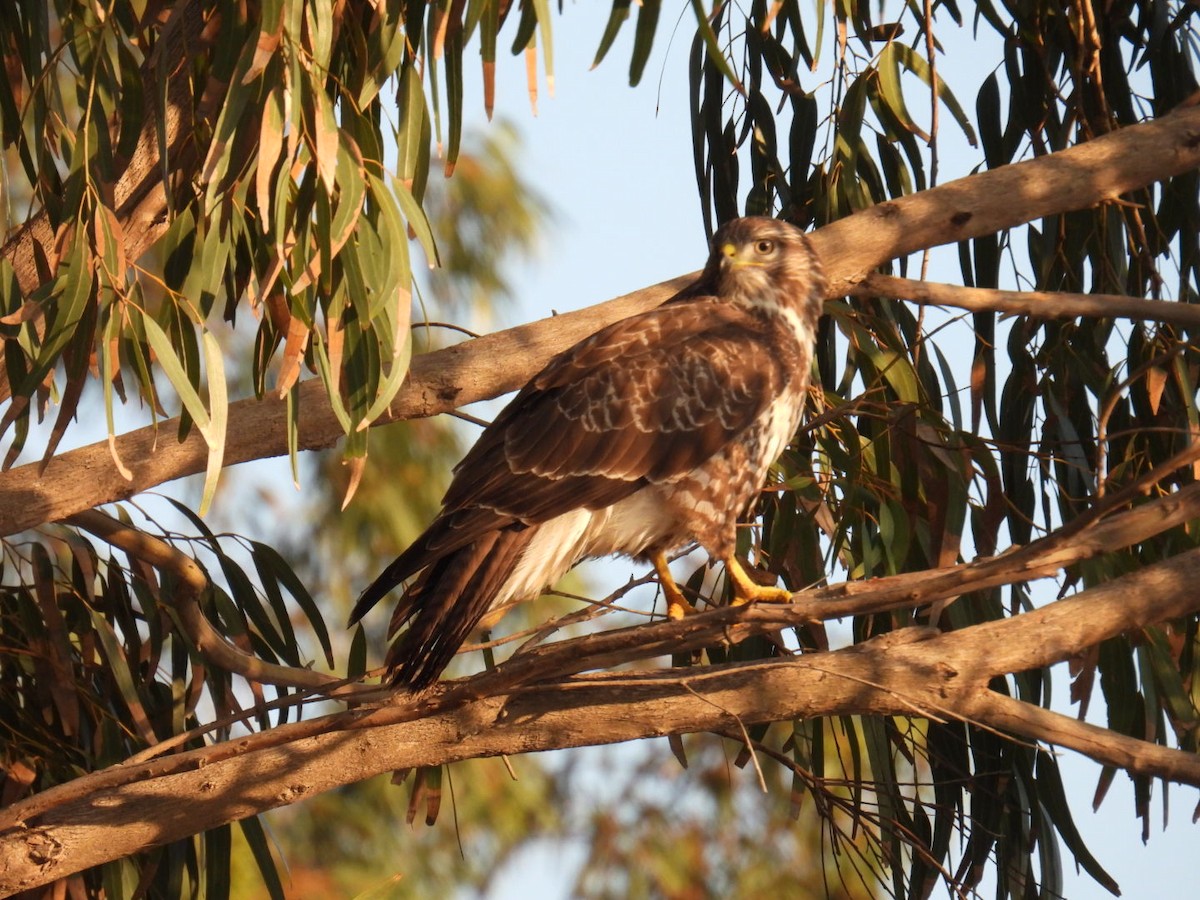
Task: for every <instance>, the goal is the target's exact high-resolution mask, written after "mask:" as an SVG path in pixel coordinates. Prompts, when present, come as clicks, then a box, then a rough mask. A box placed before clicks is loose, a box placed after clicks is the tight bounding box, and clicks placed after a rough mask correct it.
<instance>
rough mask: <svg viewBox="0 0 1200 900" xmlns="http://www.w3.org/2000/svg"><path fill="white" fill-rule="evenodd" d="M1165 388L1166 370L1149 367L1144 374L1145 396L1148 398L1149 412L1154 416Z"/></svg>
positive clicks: (1156, 413)
mask: <svg viewBox="0 0 1200 900" xmlns="http://www.w3.org/2000/svg"><path fill="white" fill-rule="evenodd" d="M1166 386H1167V370H1166V369H1163V368H1161V367H1159V366H1151V367H1150V369H1149V370H1148V371H1147V372H1146V394H1147V396H1148V397H1149V398H1150V411H1151V412H1152V413H1154V415H1156V416H1157V415H1158V407H1159V404H1160V403H1162V395H1163V390H1164V389H1165V388H1166Z"/></svg>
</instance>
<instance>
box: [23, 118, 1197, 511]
mask: <svg viewBox="0 0 1200 900" xmlns="http://www.w3.org/2000/svg"><path fill="white" fill-rule="evenodd" d="M1197 167H1200V107H1195V106H1193V107H1187V108H1182V109H1179V110H1177V111H1175V112H1173V113H1171V114H1169V115H1166V116H1163V117H1162V118H1160V119H1157V120H1155V121H1152V122H1147V123H1146V124H1143V125H1135V126H1131V127H1128V128H1125V129H1122V130H1120V131H1117V132H1113V133H1111V134H1108V135H1105V136H1104V137H1101V138H1098V139H1096V140H1094V141H1090V142H1088V143H1086V144H1081V145H1078V146H1076V147H1072V148H1070V149H1068V150H1063V151H1060V152H1058V153H1054V154H1051V155H1048V156H1043V157H1040V158H1038V159H1034V160H1029V161H1026V162H1022V163H1017V164H1015V165H1011V166H1006V167H1004V168H1001V169H995V170H992V171H989V172H983V173H980V174H978V175H972V176H969V177H967V178H962V179H959V180H957V181H953V182H950V183H948V184H944V185H942V186H941V187H937V188H933V189H931V190H928V191H924V192H922V193H920V194H913V195H911V196H908V197H904V198H902V199H900V200H894V201H889V202H887V203H881V204H879V205H878V206H874V207H871V208H870V209H867V210H864V211H862V212H859V213H856V214H855V215H852V216H849V217H847V218H845V219H841V220H839V221H838V222H835V223H833V224H831V225H828V226H826V227H825V228H822V229H820V230H819V231H817V232H814V233H813V235H812V239H813V242H814V244H815V245H816V247H817V250H818V252H819V253H820V254H821V258H822V260H823V261H824V265H825V268H826V272H827V274H828V275H829V277H830V281H831V288H830V294H829V296H838V295H840V294H843V293H845V292H847V291H849V290H851V289H852V288H853V284H854V283H855V282H856V281H859V280H861V279H862V277H863V275H864V273H866V272H867V271H869V270H870V269H872V268H874V267H876V266H878V265H880V264H882V263H884V262H887V261H888V260H890V259H892V258H894V257H897V256H903V255H905V254H908V253H911V252H914V251H916V250H920V249H924V248H925V247H931V246H936V245H938V244H943V243H948V242H952V241H960V240H965V239H968V238H972V237H978V236H980V235H984V234H990V233H992V232H995V231H998V230H1001V229H1004V228H1010V227H1015V226H1018V225H1021V224H1023V223H1025V222H1028V221H1031V220H1033V219H1036V218H1039V217H1042V216H1047V215H1053V214H1055V213H1061V212H1067V211H1070V210H1074V209H1081V208H1085V207H1089V206H1093V205H1095V204H1097V203H1102V202H1105V201H1107V200H1112V199H1114V198H1117V197H1119V196H1120V195H1121V194H1122V193H1125V192H1127V191H1130V190H1134V189H1136V188H1140V187H1144V186H1146V185H1148V184H1151V183H1153V182H1155V181H1158V180H1161V179H1164V178H1168V177H1170V176H1172V175H1177V174H1179V173H1182V172H1186V171H1190V170H1192V169H1195V168H1197ZM692 277H693V276H691V275H689V276H683V277H681V278H677V279H673V280H672V281H668V282H664V283H662V284H659V285H655V286H653V287H650V288H646V289H643V290H640V291H637V292H634V293H632V294H628V295H626V296H624V297H620V298H617V299H616V300H611V301H608V302H606V303H602V304H599V305H597V306H593V307H590V308H588V309H585V310H581V311H579V312H575V313H569V314H566V315H562V316H553V317H551V318H549V319H543V320H541V321H539V322H535V323H532V324H529V325H524V326H521V327H519V328H514V329H510V330H508V331H503V332H499V333H497V334H493V335H489V336H487V337H482V338H478V339H476V340H473V341H467V342H465V343H463V344H459V345H457V346H455V347H452V348H449V349H447V350H441V351H438V352H436V353H430V354H426V355H424V356H420V357H417V358H416V359H415V360H414V361H413V367H412V371H411V373H410V375H409V378H408V381H407V383H406V385H405V387H404V388H403V389H402V390H401V391H400V393H399V394H398V395H397V397H396V400H395V401H394V402H393V404H392V408H391V411H390V412H389V413H388V414H387V415H385V416H384V417H382V418H381V419H379V420H378V422H377V423H376V424H383V423H385V422H391V421H395V420H397V419H408V418H414V417H419V416H429V415H435V414H437V413H442V412H446V411H448V410H451V409H454V408H456V407H458V406H461V405H464V404H466V403H471V402H474V401H477V400H483V399H488V398H491V397H495V396H498V395H500V394H503V393H505V392H507V391H510V390H513V389H515V388H517V387H519V386H520V385H522V384H524V383H525V382H526V381H527V380H528V379H529V378H530V377H531V376H532V375H533V374H534V373H535V372H537V371H538V369H540V368H541V367H542V366H543V365H544V364H545V363H546V361H547V360H548V359H549V358H550V356H552V355H553V354H554V353H556V352H558V351H560V350H562V349H564V348H566V347H568V346H570V345H571V344H572V343H574V342H576V341H578V340H580V339H581V338H583V337H585V336H586V335H588V334H590V333H592V332H594V331H595V330H596V329H598V328H601V327H603V326H604V325H607V324H608V323H610V322H613V321H615V320H617V319H620V318H622V317H625V316H628V315H631V314H633V313H635V312H638V311H641V310H644V309H648V308H650V307H652V306H654V305H656V304H658V303H661V302H662V301H663V300H664V299H666V298H667V297H668V296H670V295H671V294H672V293H673V292H674V291H675V290H678V289H679V288H680V287H682V286H683V285H684V284H686V283H687V282H688V281H689V280H690V279H691V278H692ZM498 360H502V361H503V364H502V365H501V364H498V362H497V361H498ZM300 398H301V399H300V405H301V409H302V414H301V429H300V447H301V448H302V449H306V450H312V449H322V448H326V447H330V446H332V445H333V444H334V443H336V442H337V440H338V439H339V438H340V437H341V434H342V433H341V429H340V427H339V426H338V424H337V422H336V420H335V418H334V416H333V414H332V412H331V411H330V409H329V404H328V400H327V399H326V397H325V388H324V386H323V385H322V384H321V383H320V381H318V380H315V379H313V380H310V381H308V382H305V383H304V384H302V385H301V386H300ZM177 425H178V423H177V422H176V421H175V420H171V421H168V422H164V423H161V425H160V426H159V428H158V429H156V428H153V427H147V428H142V429H139V430H137V431H134V432H131V433H129V434H125V435H121V436H120V437H118V438H116V442H115V447H116V451H117V453H118V454H119V456H120V458H121V459H122V460H124V461H125V463H126V465H127V466H128V467H129V468H130V469H131V470H132V471H133V473H134V477H133V479H132V480H131V481H127V480H126V479H125V478H124V477H123V476H122V475H121V474H120V472H119V471H118V468H117V466H116V465H115V463H114V461H113V459H112V457H111V455H110V453H109V447H108V444H107V442H98V443H96V444H92V445H90V446H88V447H83V448H80V449H78V450H74V451H71V452H69V453H63V454H60V455H58V456H56V457H54V458H53V459H51V460H50V461H49V463H48V465H47V466H46V468H45V470H44V471H42V472H40V473H39V472H38V471H37V468H38V465H37V464H29V465H26V466H22V467H20V468H17V469H13V470H10V471H9V472H5V473H0V496H3V497H4V498H5V499H6V500H7V501H8V502H6V503H5V504H3V507H2V508H0V534H12V533H14V532H17V531H21V530H24V529H27V528H32V527H35V526H36V525H39V524H41V523H42V522H46V521H53V520H57V519H61V518H64V517H65V516H69V515H71V514H72V513H75V512H79V511H80V510H84V509H88V508H91V507H93V506H97V505H100V504H102V503H109V502H113V501H116V500H123V499H126V498H128V497H131V496H133V495H134V494H137V493H139V492H141V491H144V490H147V489H148V488H151V487H153V486H155V485H158V484H162V483H163V482H166V481H170V480H173V479H175V478H179V477H182V476H184V475H190V474H193V473H195V472H201V471H203V470H204V467H205V463H206V460H207V457H208V452H207V447H206V446H205V444H204V441H203V439H202V437H201V436H200V435H198V434H196V433H195V432H194V431H193V433H192V435H191V436H190V437H189V438H188V440H186V441H184V442H182V443H174V442H171V441H169V440H163V441H162V446H157V443H158V439H159V437H161V436H162V435H171V434H174V433H176V432H177ZM160 429H161V434H160ZM228 434H229V440H228V445H227V447H226V451H225V459H226V460H227V462H228V464H230V465H232V464H234V463H238V462H245V461H247V460H251V459H261V458H266V457H270V456H279V455H282V454H284V453H286V452H287V431H286V405H285V403H284V402H283V401H282V400H278V399H268V400H263V401H258V400H254V399H247V400H241V401H238V402H237V403H234V404H231V406H230V410H229V426H228Z"/></svg>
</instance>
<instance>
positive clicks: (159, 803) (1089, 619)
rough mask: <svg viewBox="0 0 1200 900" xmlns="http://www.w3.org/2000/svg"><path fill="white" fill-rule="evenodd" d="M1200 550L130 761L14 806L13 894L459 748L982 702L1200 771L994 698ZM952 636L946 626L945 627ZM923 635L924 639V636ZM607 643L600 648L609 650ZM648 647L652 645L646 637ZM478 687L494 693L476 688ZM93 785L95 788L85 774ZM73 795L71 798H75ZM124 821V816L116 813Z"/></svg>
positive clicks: (464, 685) (1039, 730)
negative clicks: (692, 658)
mask: <svg viewBox="0 0 1200 900" xmlns="http://www.w3.org/2000/svg"><path fill="white" fill-rule="evenodd" d="M1198 578H1200V551H1190V552H1188V553H1185V554H1181V555H1179V556H1177V557H1174V558H1172V559H1169V560H1166V561H1164V562H1161V563H1158V564H1156V565H1153V566H1149V567H1147V568H1145V569H1142V570H1140V571H1138V572H1135V573H1133V574H1131V575H1127V576H1125V577H1123V578H1120V579H1117V580H1114V581H1113V582H1110V583H1108V584H1106V585H1103V586H1101V587H1097V588H1094V589H1091V590H1088V591H1085V592H1083V593H1081V594H1079V595H1077V596H1075V597H1071V598H1068V599H1065V600H1060V601H1057V602H1054V603H1051V604H1049V605H1047V606H1046V607H1043V608H1042V609H1038V610H1035V611H1033V612H1029V613H1024V614H1021V615H1018V616H1015V617H1012V618H1009V619H1003V620H1000V621H996V622H989V623H985V624H982V625H977V626H974V627H971V628H965V629H963V630H961V631H955V632H950V633H946V634H938V633H937V632H936V631H933V630H932V629H921V630H916V631H915V632H914V631H911V630H910V631H904V632H897V633H896V634H893V635H885V636H884V637H883V638H882V639H877V640H874V641H869V642H866V643H864V644H859V645H855V646H852V647H848V648H846V649H843V650H838V651H835V652H829V653H813V654H806V655H804V656H801V657H797V658H794V659H789V660H784V661H776V662H769V663H757V664H751V665H742V666H721V667H706V668H700V669H694V670H693V669H682V670H681V669H674V670H662V671H655V672H646V673H638V672H617V673H607V674H603V675H590V676H574V677H570V676H568V677H565V678H564V677H561V676H559V678H558V680H556V681H553V682H548V683H542V684H536V685H534V684H528V683H526V684H525V685H521V686H513V687H511V689H509V690H508V691H506V692H505V693H503V694H493V693H491V692H490V690H489V686H490V687H495V686H497V685H499V684H500V683H501V679H502V678H503V673H504V670H505V669H506V668H507V666H502V667H500V668H499V669H496V670H494V671H492V672H487V673H484V674H482V675H479V676H476V677H475V678H473V679H469V680H467V681H465V682H460V683H457V684H451V685H448V686H444V687H441V688H439V689H438V690H437V691H435V692H432V693H431V694H430V695H429V696H427V697H420V698H412V697H409V696H402V697H400V698H398V703H397V704H396V705H395V706H388V707H382V708H379V709H374V710H359V711H353V712H348V713H340V714H337V715H334V716H329V717H326V718H325V719H320V720H315V721H305V722H298V723H295V724H293V725H284V726H280V727H278V728H275V729H272V730H271V731H269V732H266V733H261V734H257V735H251V736H249V737H246V738H244V739H242V740H240V741H237V742H229V743H226V744H222V745H219V746H217V747H213V748H207V749H205V750H199V751H191V752H188V753H182V754H179V755H177V756H174V757H169V758H166V759H162V760H156V761H153V762H151V763H147V764H139V765H136V766H127V767H114V768H112V769H108V770H104V771H102V772H98V773H96V774H94V775H89V776H84V777H83V778H81V779H78V781H77V782H75V783H72V785H70V787H71V788H72V790H71V791H70V799H64V792H61V791H57V790H51V791H47V792H44V793H43V794H41V795H38V796H36V797H32V798H30V799H29V800H27V801H24V802H22V803H18V804H14V805H13V806H11V807H9V808H8V809H6V810H3V811H2V812H0V893H8V892H14V891H18V890H22V889H28V888H31V887H35V886H37V885H40V884H46V883H48V882H50V881H53V880H55V879H58V878H62V877H64V876H66V875H68V874H70V873H72V872H75V871H79V870H80V869H82V868H85V867H88V866H92V865H96V864H98V863H100V862H104V861H106V860H110V859H116V858H119V857H122V856H126V855H128V854H130V853H133V852H136V851H138V850H141V849H144V848H146V847H148V846H156V845H159V844H163V843H166V842H168V841H172V840H178V839H180V838H182V837H185V836H187V835H190V834H194V833H196V832H198V831H200V830H203V829H206V828H211V827H214V826H215V825H218V824H220V823H222V822H228V821H231V820H234V819H237V818H242V817H245V816H248V815H251V814H254V813H256V812H261V811H263V810H266V809H271V808H274V807H277V806H282V805H286V804H288V803H293V802H295V801H297V800H299V799H302V798H304V797H307V796H310V795H312V794H314V793H319V792H321V791H325V790H330V789H332V788H335V787H339V786H341V785H344V784H348V783H351V782H354V781H358V780H361V779H363V778H368V777H371V776H373V775H376V774H379V773H381V772H387V771H392V770H395V769H406V768H411V767H413V766H417V765H433V764H439V763H444V762H451V761H455V760H459V759H466V758H474V757H483V756H495V755H499V754H502V753H524V752H529V751H533V750H548V749H555V748H562V747H574V746H582V745H595V744H604V743H613V742H618V741H629V740H635V739H638V738H644V737H653V736H661V735H666V734H680V733H686V732H694V731H711V730H718V731H719V730H725V729H729V728H736V727H740V725H748V724H752V723H756V722H771V721H780V720H788V719H793V718H802V717H812V716H827V715H838V714H850V713H854V714H868V713H878V714H891V715H914V714H917V715H926V716H930V717H934V718H965V719H971V720H972V721H977V722H979V723H980V724H982V725H985V726H990V727H997V728H1002V729H1004V730H1006V731H1008V732H1009V733H1012V734H1015V735H1017V736H1022V737H1027V738H1033V739H1037V740H1044V741H1048V742H1050V743H1053V744H1056V745H1058V746H1062V747H1069V748H1072V749H1076V750H1078V751H1080V752H1082V753H1086V754H1087V755H1089V756H1092V757H1093V758H1094V759H1097V760H1099V761H1101V762H1104V763H1107V764H1112V765H1119V766H1122V767H1127V768H1132V769H1134V770H1136V771H1138V772H1143V773H1146V774H1151V775H1154V776H1158V777H1163V778H1167V779H1170V780H1173V781H1178V782H1181V783H1185V784H1193V785H1198V786H1200V758H1198V757H1197V756H1196V755H1194V754H1191V753H1184V752H1181V751H1175V750H1167V749H1163V748H1160V747H1154V746H1152V745H1145V744H1141V743H1137V742H1132V743H1131V742H1130V741H1128V740H1124V741H1111V740H1105V741H1103V742H1100V741H1097V740H1096V739H1095V735H1094V734H1093V733H1092V732H1091V730H1090V729H1088V728H1083V729H1081V728H1078V727H1076V726H1075V724H1074V723H1072V724H1071V725H1067V723H1066V721H1064V720H1063V719H1062V718H1060V717H1057V716H1054V715H1043V714H1042V713H1041V712H1039V711H1038V710H1037V708H1036V707H1028V706H1026V705H1024V704H1020V703H1018V702H1017V701H1010V702H1002V701H997V702H993V699H992V698H991V695H990V694H989V693H988V691H987V685H988V683H989V681H990V679H991V678H993V677H995V676H997V675H1003V674H1007V673H1012V672H1020V671H1025V670H1028V669H1034V668H1039V667H1041V666H1046V665H1051V664H1053V663H1055V662H1058V661H1061V660H1063V659H1066V658H1068V657H1069V656H1072V655H1074V654H1076V653H1079V652H1080V651H1082V650H1083V649H1085V648H1087V647H1090V646H1093V645H1095V644H1096V643H1098V642H1100V641H1102V640H1105V639H1106V638H1109V637H1112V636H1114V635H1117V634H1120V633H1122V632H1123V631H1125V630H1127V629H1130V628H1138V627H1141V624H1142V623H1144V622H1148V621H1160V620H1166V619H1170V618H1173V617H1177V616H1182V615H1187V614H1189V613H1191V612H1194V611H1195V610H1196V609H1198V608H1200V594H1197V592H1195V591H1194V590H1192V589H1191V588H1192V586H1193V585H1194V584H1195V583H1196V580H1197V579H1198ZM764 612H767V611H766V610H764V609H761V608H749V609H746V608H741V609H731V610H719V611H717V612H716V613H713V614H705V615H703V616H696V617H692V619H691V620H687V621H684V622H668V623H663V624H660V625H652V626H644V627H642V628H640V629H628V631H630V632H639V633H640V634H639V639H638V641H637V643H638V645H639V646H640V647H642V648H644V647H645V646H647V645H652V646H658V645H659V641H657V640H654V641H650V642H646V641H644V640H641V639H640V638H643V637H645V636H646V635H653V636H654V637H655V638H658V637H659V636H660V635H661V636H662V638H663V639H664V641H665V643H666V644H669V645H670V646H672V647H673V648H676V649H677V648H678V646H679V644H678V641H677V640H675V639H674V638H673V637H672V636H678V635H679V634H684V633H687V632H688V631H689V630H695V629H696V628H697V625H696V622H695V620H700V619H705V620H707V622H706V623H704V627H705V628H706V629H707V635H706V639H707V641H708V643H710V644H711V643H716V642H719V641H720V640H721V639H722V637H723V634H724V633H725V631H726V630H727V628H728V627H729V626H730V625H732V624H734V623H745V622H753V621H755V620H756V619H758V618H760V617H761V616H762V615H763V614H764ZM935 635H936V636H935ZM912 638H915V640H913V639H912ZM590 641H591V637H587V638H581V639H576V640H572V641H565V642H563V643H562V644H561V645H559V646H560V647H562V648H565V651H566V652H565V653H564V655H563V658H564V659H568V660H570V661H571V663H572V665H571V667H570V668H571V670H572V671H575V670H578V668H587V667H591V666H593V665H606V664H607V661H606V660H604V659H597V658H596V657H595V656H593V655H591V651H590V649H589V642H590ZM602 655H603V654H601V656H602ZM638 655H645V654H643V653H641V652H639V654H638ZM474 697H478V699H471V698H474ZM81 788H82V789H87V790H86V793H80V789H81ZM58 801H61V802H58ZM117 825H120V826H121V827H119V828H118V827H116V826H117Z"/></svg>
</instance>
